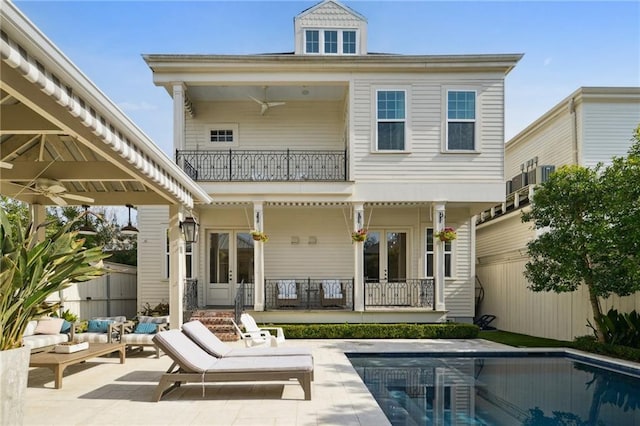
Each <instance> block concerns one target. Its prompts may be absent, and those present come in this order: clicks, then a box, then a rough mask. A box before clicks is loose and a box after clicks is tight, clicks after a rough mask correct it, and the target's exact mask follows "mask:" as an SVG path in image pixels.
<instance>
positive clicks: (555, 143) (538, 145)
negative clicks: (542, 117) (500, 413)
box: [504, 107, 574, 180]
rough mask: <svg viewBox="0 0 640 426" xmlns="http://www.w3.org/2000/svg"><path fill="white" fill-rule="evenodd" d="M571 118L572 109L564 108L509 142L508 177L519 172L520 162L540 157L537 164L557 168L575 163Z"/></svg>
mask: <svg viewBox="0 0 640 426" xmlns="http://www.w3.org/2000/svg"><path fill="white" fill-rule="evenodd" d="M572 126H573V124H572V119H571V115H570V114H569V108H568V107H566V108H563V109H561V110H560V111H558V113H557V114H556V115H554V116H553V117H551V118H550V119H549V120H548V121H546V122H545V123H544V126H535V127H534V128H533V129H531V130H530V131H526V132H524V133H521V134H520V135H518V136H516V137H515V138H514V139H512V140H511V141H509V143H508V144H507V146H506V148H505V164H504V166H505V176H504V177H505V179H506V180H509V179H511V178H513V177H514V176H516V175H517V174H519V173H520V171H521V170H520V165H521V164H523V163H525V164H526V162H527V161H529V160H530V159H532V158H534V157H536V156H537V157H538V165H540V166H542V165H547V164H549V165H555V166H556V168H557V167H559V166H562V165H566V164H573V162H574V160H573V159H574V153H573V146H572V143H571V140H572V134H573V130H572Z"/></svg>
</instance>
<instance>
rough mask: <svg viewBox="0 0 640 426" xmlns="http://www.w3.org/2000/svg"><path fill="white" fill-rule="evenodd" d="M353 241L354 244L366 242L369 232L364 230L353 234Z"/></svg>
mask: <svg viewBox="0 0 640 426" xmlns="http://www.w3.org/2000/svg"><path fill="white" fill-rule="evenodd" d="M351 239H352V240H353V242H354V243H358V242H362V241H365V240H366V239H367V230H366V229H363V228H362V229H358V230H357V231H355V232H352V233H351Z"/></svg>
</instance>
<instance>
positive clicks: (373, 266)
mask: <svg viewBox="0 0 640 426" xmlns="http://www.w3.org/2000/svg"><path fill="white" fill-rule="evenodd" d="M407 263H408V258H407V233H406V232H398V231H391V230H389V231H369V232H368V233H367V240H366V241H365V242H364V278H365V282H372V283H373V282H380V281H383V282H398V281H404V280H406V279H407Z"/></svg>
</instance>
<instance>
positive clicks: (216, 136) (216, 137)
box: [211, 129, 233, 142]
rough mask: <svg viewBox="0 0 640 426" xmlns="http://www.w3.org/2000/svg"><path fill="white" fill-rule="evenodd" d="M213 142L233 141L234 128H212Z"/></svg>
mask: <svg viewBox="0 0 640 426" xmlns="http://www.w3.org/2000/svg"><path fill="white" fill-rule="evenodd" d="M211 142H233V130H231V129H228V130H222V129H221V130H212V131H211Z"/></svg>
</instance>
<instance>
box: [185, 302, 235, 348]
mask: <svg viewBox="0 0 640 426" xmlns="http://www.w3.org/2000/svg"><path fill="white" fill-rule="evenodd" d="M233 318H234V313H233V311H217V310H197V311H194V312H193V313H192V314H191V318H190V319H191V320H195V319H197V320H198V321H200V322H201V323H203V324H204V325H205V326H206V327H207V328H208V329H209V330H210V331H211V332H212V333H213V334H215V335H216V336H217V337H218V339H220V340H222V341H223V342H235V341H237V340H239V339H240V337H239V336H238V335H237V334H236V330H235V328H234V326H233Z"/></svg>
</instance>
